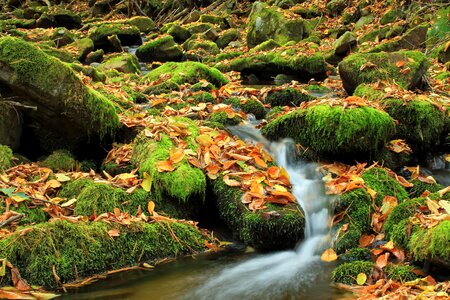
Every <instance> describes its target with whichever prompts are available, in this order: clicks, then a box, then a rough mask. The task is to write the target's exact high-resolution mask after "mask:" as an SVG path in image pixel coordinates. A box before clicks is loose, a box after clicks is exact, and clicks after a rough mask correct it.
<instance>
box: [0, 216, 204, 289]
mask: <svg viewBox="0 0 450 300" xmlns="http://www.w3.org/2000/svg"><path fill="white" fill-rule="evenodd" d="M27 228H29V229H30V230H24V231H20V232H17V233H14V234H11V235H8V236H7V237H5V238H2V239H1V240H0V257H2V258H6V259H7V260H8V261H9V262H11V263H12V264H13V265H14V267H16V268H18V269H19V271H20V275H21V276H22V277H23V278H24V279H26V280H27V281H28V282H29V283H30V284H31V285H38V286H44V287H47V288H56V287H59V286H60V284H64V283H68V282H72V281H75V280H80V279H83V278H86V277H89V276H92V275H94V274H99V273H103V272H106V271H111V270H114V269H120V268H122V267H127V266H135V265H137V264H139V263H142V262H149V263H152V262H154V261H157V260H160V259H163V258H167V257H177V256H181V255H186V254H194V253H196V252H198V251H202V250H204V248H205V246H204V237H203V235H202V234H201V233H200V231H199V230H198V229H197V228H196V227H194V226H192V225H190V224H187V223H178V222H163V221H160V222H154V223H151V224H149V223H144V222H132V223H131V224H130V225H128V226H122V225H119V224H116V223H112V224H108V223H106V222H101V221H100V222H82V221H80V222H77V223H70V222H67V221H56V222H46V223H42V224H38V225H35V226H30V227H27ZM109 232H115V233H117V236H114V237H111V236H110V234H109ZM57 278H59V282H58V281H57ZM0 284H1V285H12V280H11V276H10V273H9V272H7V275H6V277H5V278H4V279H3V280H2V281H1V283H0Z"/></svg>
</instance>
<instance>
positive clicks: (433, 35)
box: [427, 7, 450, 49]
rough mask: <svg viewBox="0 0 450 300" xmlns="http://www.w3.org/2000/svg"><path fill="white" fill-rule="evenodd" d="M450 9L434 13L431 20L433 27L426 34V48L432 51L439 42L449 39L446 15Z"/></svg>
mask: <svg viewBox="0 0 450 300" xmlns="http://www.w3.org/2000/svg"><path fill="white" fill-rule="evenodd" d="M449 13H450V7H447V8H441V9H439V10H437V11H436V12H435V13H434V17H433V20H432V23H431V24H433V26H431V28H430V30H429V31H428V32H427V48H428V49H432V48H433V47H435V46H436V45H437V44H438V43H439V42H440V41H443V40H446V39H448V38H449V32H450V24H449V22H448V14H449Z"/></svg>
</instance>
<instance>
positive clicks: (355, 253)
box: [339, 248, 372, 262]
mask: <svg viewBox="0 0 450 300" xmlns="http://www.w3.org/2000/svg"><path fill="white" fill-rule="evenodd" d="M371 256H372V253H371V252H370V249H367V248H353V249H350V250H349V251H347V252H345V253H344V254H341V255H340V256H339V259H340V260H342V261H344V262H352V261H357V260H363V261H369V260H370V259H371Z"/></svg>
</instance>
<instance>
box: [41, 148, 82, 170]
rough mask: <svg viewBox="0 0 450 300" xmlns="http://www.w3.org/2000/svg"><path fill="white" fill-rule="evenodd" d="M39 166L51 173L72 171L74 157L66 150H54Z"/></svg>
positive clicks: (74, 163) (74, 162) (74, 164)
mask: <svg viewBox="0 0 450 300" xmlns="http://www.w3.org/2000/svg"><path fill="white" fill-rule="evenodd" d="M40 165H41V166H43V167H47V168H50V169H52V170H53V171H55V172H57V171H72V170H73V169H74V168H75V166H76V160H75V157H74V156H73V155H72V153H70V152H69V151H67V150H56V151H54V152H53V153H52V154H50V155H49V156H48V157H47V158H46V159H44V160H43V161H42V162H41V163H40Z"/></svg>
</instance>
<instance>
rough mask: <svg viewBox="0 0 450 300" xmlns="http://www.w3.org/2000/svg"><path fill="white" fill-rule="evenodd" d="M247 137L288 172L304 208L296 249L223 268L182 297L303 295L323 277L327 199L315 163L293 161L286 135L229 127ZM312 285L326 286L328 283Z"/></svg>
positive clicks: (222, 297)
mask: <svg viewBox="0 0 450 300" xmlns="http://www.w3.org/2000/svg"><path fill="white" fill-rule="evenodd" d="M232 131H233V133H234V134H236V135H238V136H240V137H241V138H242V139H245V140H252V141H256V142H261V143H263V145H264V146H265V147H266V148H267V150H268V151H269V152H270V153H271V154H272V156H273V157H274V159H275V160H276V162H277V164H278V166H283V167H284V168H285V169H286V171H287V172H288V173H289V176H290V179H291V184H292V193H293V195H294V196H295V198H296V199H297V201H298V203H299V205H300V206H301V207H302V208H303V211H304V213H305V239H304V241H302V242H301V243H300V244H299V245H298V246H297V248H296V249H294V250H290V251H281V252H276V253H273V254H266V255H260V256H258V257H256V258H252V259H250V260H248V261H245V262H243V263H240V264H237V265H234V266H232V267H229V268H227V269H224V270H222V271H221V272H220V273H219V274H218V275H217V276H215V277H213V278H211V279H209V280H208V281H207V282H206V283H205V284H204V285H202V286H200V287H199V288H197V289H196V290H195V291H194V292H193V293H190V294H189V295H186V296H185V297H184V298H185V299H205V300H206V299H217V300H221V299H224V300H225V299H227V300H228V299H302V298H305V297H306V298H309V297H307V296H303V297H302V291H304V290H307V289H308V288H309V289H311V286H314V285H315V283H316V281H317V280H318V277H320V276H323V274H321V273H322V272H324V266H323V263H322V262H321V261H320V254H321V253H322V251H323V250H324V249H325V248H327V247H328V245H327V243H328V238H327V237H328V234H329V227H328V223H329V211H328V206H329V202H330V199H329V198H328V197H327V196H326V195H325V193H324V188H323V182H322V181H321V177H320V175H319V174H317V173H316V168H317V165H316V164H312V163H306V162H299V161H296V160H295V149H294V144H293V142H292V141H290V140H283V141H281V142H277V143H270V142H268V141H267V140H265V139H264V138H263V137H262V136H261V135H260V133H259V131H258V130H256V129H254V128H253V127H251V126H244V127H243V126H241V127H236V128H233V129H232ZM315 288H325V289H326V288H327V287H326V286H325V287H324V286H322V287H315Z"/></svg>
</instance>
